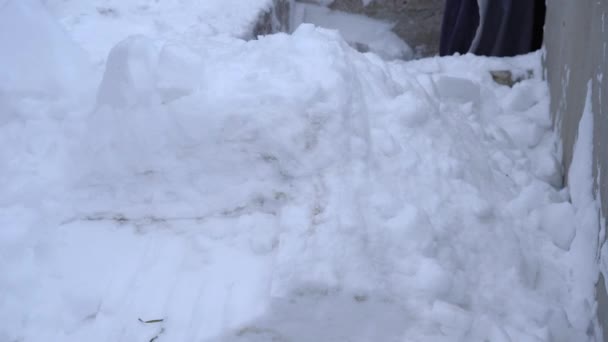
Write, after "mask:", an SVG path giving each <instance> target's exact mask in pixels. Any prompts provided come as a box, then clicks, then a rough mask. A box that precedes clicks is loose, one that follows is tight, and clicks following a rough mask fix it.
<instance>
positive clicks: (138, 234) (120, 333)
mask: <svg viewBox="0 0 608 342" xmlns="http://www.w3.org/2000/svg"><path fill="white" fill-rule="evenodd" d="M5 3H7V2H6V1H5ZM15 3H16V1H13V2H12V4H13V5H14V4H15ZM8 4H9V5H10V4H11V1H8ZM32 6H33V5H32ZM17 7H19V6H17ZM6 8H13V7H6V6H5V7H1V3H0V13H2V12H1V11H2V10H6ZM14 8H16V7H14ZM24 8H25V7H24ZM27 13H32V12H31V11H30V12H27ZM3 15H15V16H16V15H18V14H16V12H12V13H8V14H7V13H3ZM33 23H36V24H38V25H40V27H39V29H40V30H43V29H48V28H49V27H50V26H49V25H52V24H50V23H47V22H46V21H42V20H37V21H33ZM47 26H48V27H47ZM40 32H42V31H40ZM45 32H46V31H45ZM0 37H2V39H3V40H6V39H7V38H6V36H0ZM180 37H181V38H183V39H182V43H180V42H179V41H178V40H170V41H166V40H165V38H164V37H162V36H160V37H159V36H153V35H150V36H148V37H144V36H134V37H130V38H126V39H125V40H123V41H121V42H120V43H118V44H116V45H115V46H114V47H113V48H112V50H111V51H110V52H109V54H108V56H107V58H106V59H107V63H106V66H105V71H104V75H103V78H102V80H101V81H100V83H99V84H98V85H97V84H95V85H94V86H88V84H89V83H88V82H87V81H86V80H85V79H84V78H85V77H86V75H89V72H90V70H89V68H87V67H85V66H83V67H81V68H80V69H79V71H78V72H79V73H80V74H79V75H81V77H83V80H82V83H81V84H82V89H80V92H79V93H75V92H71V91H63V92H61V90H57V91H59V95H58V93H56V92H55V93H53V92H50V93H49V94H51V95H41V94H40V92H21V91H17V90H16V88H15V89H13V88H12V87H11V85H12V83H11V82H13V81H12V80H14V79H15V78H11V77H12V76H13V74H11V72H12V70H11V69H8V68H5V69H2V73H0V77H2V78H0V86H2V87H1V88H0V108H2V112H1V113H0V115H2V117H1V120H0V162H1V163H2V164H1V167H0V182H1V183H0V186H1V188H2V189H3V190H2V191H1V192H0V208H1V210H0V225H1V229H0V272H1V274H3V275H5V276H4V277H1V278H0V293H2V294H3V295H2V297H0V322H2V324H1V325H0V341H150V340H152V339H155V338H156V339H155V341H157V342H160V341H518V342H520V341H564V342H565V341H593V340H594V338H595V336H596V334H597V333H598V330H597V327H596V319H595V315H594V314H595V305H596V304H595V300H594V298H593V290H592V289H593V284H594V282H595V280H596V279H595V278H596V277H597V270H596V269H594V268H593V267H591V265H589V264H587V263H583V261H584V262H586V261H587V260H586V259H584V258H586V253H587V251H586V250H585V246H587V245H589V244H590V243H591V241H588V240H589V239H591V237H589V236H588V235H587V234H577V224H576V222H575V212H574V210H573V208H572V206H571V205H570V204H569V202H568V200H569V194H568V191H567V189H561V186H562V184H561V174H560V168H559V162H558V160H557V158H556V154H557V150H556V147H555V138H554V135H553V133H552V132H551V130H550V128H551V121H550V118H549V114H548V94H547V89H546V84H545V83H544V82H543V81H541V80H540V78H539V77H538V75H540V73H541V72H540V58H539V56H538V55H530V56H525V57H520V58H514V59H486V58H476V57H472V56H464V57H452V58H442V59H439V58H436V59H426V60H421V61H416V62H409V63H399V62H396V63H386V62H384V61H382V60H381V59H380V58H379V57H377V56H375V55H373V54H360V53H358V52H356V51H354V50H353V49H352V48H350V47H349V46H348V44H347V43H346V42H345V41H344V40H343V39H342V38H341V37H340V36H339V35H338V34H337V33H335V32H332V31H327V30H323V29H318V28H315V27H313V26H310V25H303V26H301V27H300V28H299V29H297V30H296V31H295V32H294V34H293V35H291V36H290V35H286V34H277V35H272V36H268V37H264V38H262V39H260V40H257V41H250V42H245V41H242V40H238V39H234V38H228V37H222V38H218V37H216V36H213V37H209V38H200V40H198V39H199V38H197V41H196V42H193V43H192V44H187V39H186V38H185V37H187V35H183V36H180ZM49 39H50V38H49ZM88 39H90V40H91V41H94V39H95V37H94V36H91V37H88ZM201 40H202V43H201ZM0 43H1V44H4V43H5V41H1V42H0ZM55 44H68V45H69V44H71V43H70V42H69V38H68V37H67V36H63V38H62V40H61V41H57V42H55V43H53V44H52V45H53V46H55ZM68 45H66V46H68ZM21 48H23V49H25V48H32V47H29V46H19V45H17V46H15V49H16V51H18V50H19V49H21ZM20 53H24V54H25V53H27V51H22V52H20ZM64 57H65V58H74V59H76V60H79V61H81V62H82V63H83V64H84V65H86V61H82V60H81V59H80V58H81V57H78V54H77V53H75V54H71V53H70V54H67V53H66V56H64ZM44 62H45V63H47V64H45V65H49V68H52V67H54V65H56V61H53V60H52V59H48V58H47V59H44ZM75 65H76V64H75ZM92 68H93V67H91V69H92ZM529 68H531V69H534V74H535V75H537V76H536V77H534V78H532V79H529V80H525V81H522V82H521V83H518V84H516V85H515V86H514V87H513V88H508V87H506V86H501V85H498V84H496V83H494V82H493V81H492V78H491V76H490V74H489V73H488V71H489V70H503V69H509V70H513V71H514V72H516V73H522V74H526V70H527V69H529ZM19 70H26V69H19ZM34 70H35V69H34ZM49 75H52V76H53V77H55V78H57V77H59V80H58V82H62V81H64V80H63V79H61V76H62V75H64V74H63V73H61V72H60V70H57V69H53V70H49ZM65 77H67V79H68V80H69V79H71V77H72V76H69V75H68V74H66V75H65ZM6 80H9V81H6ZM68 83H69V82H68ZM82 94H85V95H82ZM138 319H141V320H142V321H147V320H161V319H162V321H158V322H153V323H143V322H140V321H139V320H138ZM597 336H599V334H597Z"/></svg>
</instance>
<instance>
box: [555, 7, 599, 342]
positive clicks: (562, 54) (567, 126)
mask: <svg viewBox="0 0 608 342" xmlns="http://www.w3.org/2000/svg"><path fill="white" fill-rule="evenodd" d="M544 41H545V47H546V56H545V66H546V76H547V80H548V82H549V88H550V91H551V112H552V114H553V117H554V120H555V125H556V129H557V130H558V131H559V132H560V135H561V138H562V142H563V152H564V155H563V156H564V166H565V171H566V172H567V170H568V168H569V167H570V164H571V162H572V152H573V147H574V143H575V142H576V138H577V131H578V123H579V120H580V118H581V115H582V113H583V109H584V107H585V100H586V95H587V89H588V84H589V82H591V87H592V94H591V99H592V111H593V114H594V124H595V126H594V163H595V165H594V168H593V169H594V176H595V177H596V179H597V180H598V182H597V195H598V197H599V198H600V199H603V201H602V203H601V204H602V211H603V214H604V217H608V86H606V83H607V82H608V0H576V1H573V0H547V19H546V24H545V37H544ZM566 174H567V173H566ZM567 181H568V180H567V179H566V182H567ZM597 295H598V300H599V302H600V305H599V308H598V311H599V312H598V313H599V316H600V317H599V318H600V321H601V323H602V325H603V328H604V341H608V296H607V295H606V290H605V287H604V279H603V276H602V277H601V279H600V282H599V283H598V286H597Z"/></svg>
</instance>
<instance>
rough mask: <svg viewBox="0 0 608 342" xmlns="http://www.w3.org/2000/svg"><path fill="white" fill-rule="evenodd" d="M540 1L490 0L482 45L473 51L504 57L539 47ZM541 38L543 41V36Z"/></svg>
mask: <svg viewBox="0 0 608 342" xmlns="http://www.w3.org/2000/svg"><path fill="white" fill-rule="evenodd" d="M536 3H537V0H490V1H488V7H487V9H486V12H485V15H484V18H483V22H484V26H483V32H481V36H480V39H479V44H477V46H476V47H475V49H474V50H473V51H472V52H473V53H475V54H477V55H483V56H499V57H504V56H515V55H519V54H525V53H528V52H530V51H533V50H535V49H536V48H535V46H536V45H537V44H538V42H537V40H538V37H537V36H536V35H537V31H536V29H537V22H538V20H537V19H536V17H537V12H536V9H535V7H536ZM543 17H544V14H543ZM541 34H542V33H541ZM540 41H541V42H542V35H541V38H540Z"/></svg>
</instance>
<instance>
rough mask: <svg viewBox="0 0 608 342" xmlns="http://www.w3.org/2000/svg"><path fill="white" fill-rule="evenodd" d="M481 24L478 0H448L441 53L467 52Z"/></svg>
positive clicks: (442, 29)
mask: <svg viewBox="0 0 608 342" xmlns="http://www.w3.org/2000/svg"><path fill="white" fill-rule="evenodd" d="M478 26H479V8H478V6H477V0H446V6H445V13H444V15H443V23H442V27H441V41H440V44H439V54H440V55H441V56H447V55H453V54H454V53H456V52H458V53H461V54H464V53H467V52H468V51H469V49H470V47H471V43H472V42H473V39H474V38H475V33H476V31H477V27H478Z"/></svg>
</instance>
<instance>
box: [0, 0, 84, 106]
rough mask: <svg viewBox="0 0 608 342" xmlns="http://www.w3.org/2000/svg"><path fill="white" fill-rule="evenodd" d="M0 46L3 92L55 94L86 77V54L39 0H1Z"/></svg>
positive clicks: (74, 87)
mask: <svg viewBox="0 0 608 342" xmlns="http://www.w3.org/2000/svg"><path fill="white" fill-rule="evenodd" d="M0 46H2V53H1V54H0V94H1V93H5V94H6V93H8V92H10V93H11V95H12V96H14V95H16V94H27V95H36V96H56V95H58V94H61V93H67V92H72V91H76V90H78V89H79V88H80V87H81V85H82V80H83V79H86V75H83V71H84V70H88V64H87V63H88V62H87V57H86V55H85V54H84V52H83V51H82V50H81V49H80V48H79V47H78V46H77V45H75V44H74V43H73V42H72V41H71V38H70V37H69V36H68V35H67V34H66V33H65V32H64V30H63V29H62V27H61V26H60V25H59V24H58V23H57V22H56V21H55V19H54V18H53V17H52V16H51V15H49V13H48V12H47V10H46V9H45V7H44V5H42V3H41V2H40V1H38V0H27V1H19V0H6V1H3V2H2V4H1V6H0Z"/></svg>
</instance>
